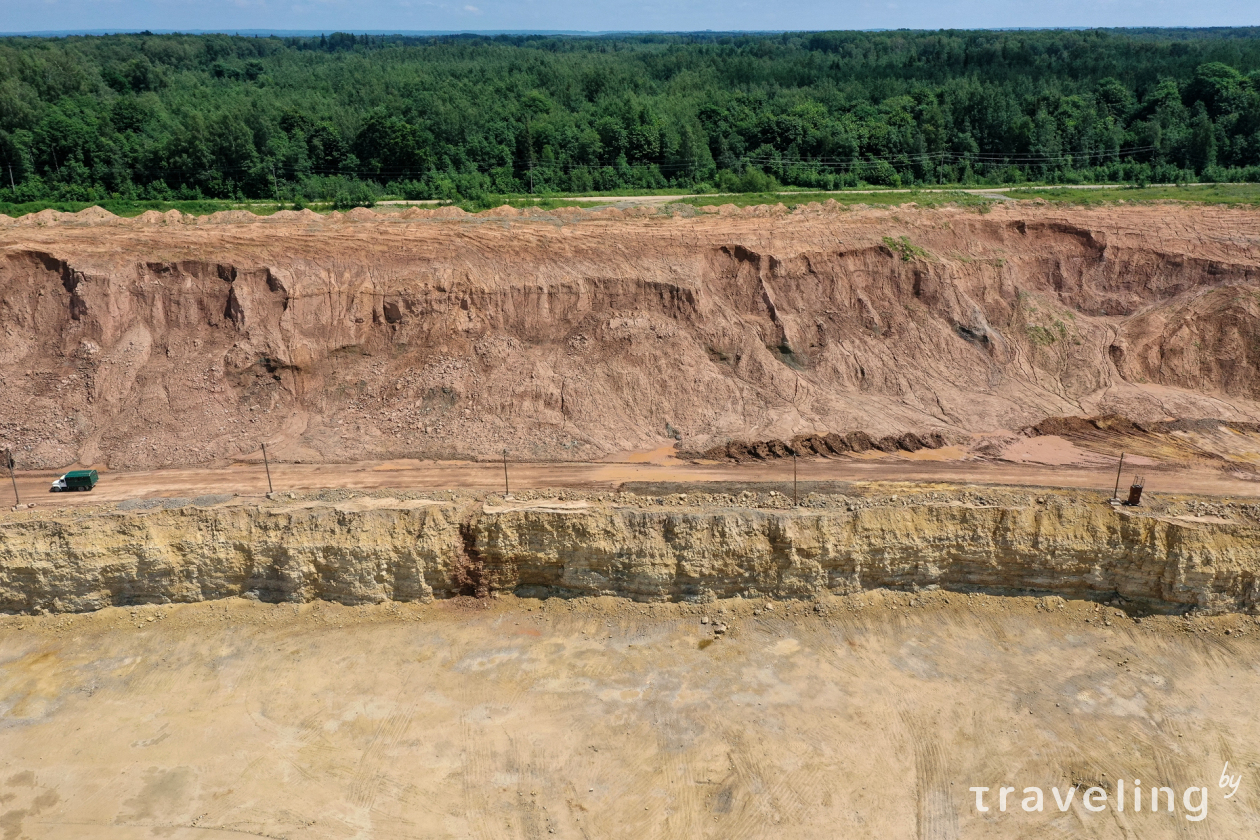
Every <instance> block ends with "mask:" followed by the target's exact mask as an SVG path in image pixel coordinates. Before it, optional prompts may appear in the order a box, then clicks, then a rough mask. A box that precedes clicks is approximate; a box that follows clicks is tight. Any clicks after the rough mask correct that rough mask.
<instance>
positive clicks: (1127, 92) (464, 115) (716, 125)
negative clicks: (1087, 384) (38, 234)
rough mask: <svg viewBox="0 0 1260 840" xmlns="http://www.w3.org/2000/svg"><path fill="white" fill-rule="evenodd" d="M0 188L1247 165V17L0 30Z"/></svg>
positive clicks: (1049, 175)
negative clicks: (710, 29)
mask: <svg viewBox="0 0 1260 840" xmlns="http://www.w3.org/2000/svg"><path fill="white" fill-rule="evenodd" d="M0 167H2V171H0V184H2V186H0V202H9V203H22V202H30V201H48V200H59V201H98V200H106V199H132V200H171V199H199V198H226V199H272V200H282V201H284V202H299V203H300V202H303V201H317V200H330V201H334V202H335V203H337V204H338V205H341V206H352V205H355V204H371V203H372V202H373V201H375V200H376V199H377V198H379V197H380V196H382V195H385V194H391V195H398V196H402V197H406V198H437V199H450V200H477V199H478V198H480V197H484V196H488V195H505V194H519V193H534V194H557V193H565V192H572V193H583V192H592V191H618V190H649V189H679V190H689V191H705V190H723V191H765V190H768V189H773V188H775V187H777V186H779V185H783V186H795V187H803V188H824V189H838V188H844V187H856V186H863V185H872V186H916V185H919V186H930V185H943V184H944V185H948V184H999V183H1000V184H1019V183H1026V182H1030V181H1034V182H1044V183H1089V182H1125V183H1137V184H1142V183H1151V182H1161V183H1184V182H1189V181H1198V180H1208V181H1260V29H1257V28H1247V29H1127V30H984V31H934V32H926V31H923V32H919V31H913V32H912V31H887V32H806V33H782V34H730V33H725V34H724V33H690V34H639V35H615V36H582V37H577V36H564V35H560V36H557V35H541V34H527V35H497V36H488V35H448V36H409V35H372V34H350V33H333V34H331V35H319V36H295V37H278V36H269V37H246V36H230V35H178V34H176V35H154V34H149V33H140V34H131V35H106V36H74V37H66V38H35V37H10V38H0Z"/></svg>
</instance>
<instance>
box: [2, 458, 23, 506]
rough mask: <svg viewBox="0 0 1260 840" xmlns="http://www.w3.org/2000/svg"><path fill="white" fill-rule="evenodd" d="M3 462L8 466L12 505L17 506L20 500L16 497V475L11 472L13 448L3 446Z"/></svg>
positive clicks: (20, 502)
mask: <svg viewBox="0 0 1260 840" xmlns="http://www.w3.org/2000/svg"><path fill="white" fill-rule="evenodd" d="M4 463H5V464H6V465H7V466H8V467H9V480H10V481H12V482H13V506H14V507H17V506H18V505H20V504H22V500H21V499H20V498H18V489H17V476H15V475H14V474H13V450H12V449H9V448H8V447H5V450H4Z"/></svg>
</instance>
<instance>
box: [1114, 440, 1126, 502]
mask: <svg viewBox="0 0 1260 840" xmlns="http://www.w3.org/2000/svg"><path fill="white" fill-rule="evenodd" d="M1123 469H1124V453H1123V452H1121V453H1120V466H1118V467H1116V489H1115V491H1114V492H1113V493H1112V494H1111V500H1112V501H1113V502H1114V501H1115V500H1117V499H1119V498H1120V471H1121V470H1123Z"/></svg>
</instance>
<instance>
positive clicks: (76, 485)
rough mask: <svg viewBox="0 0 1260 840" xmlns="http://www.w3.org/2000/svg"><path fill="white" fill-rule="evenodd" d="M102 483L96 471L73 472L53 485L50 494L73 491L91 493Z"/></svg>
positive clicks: (49, 490)
mask: <svg viewBox="0 0 1260 840" xmlns="http://www.w3.org/2000/svg"><path fill="white" fill-rule="evenodd" d="M98 481H100V476H99V475H97V474H96V470H71V471H70V472H68V473H66V474H65V475H63V476H62V477H61V478H59V479H57V480H56V481H54V482H53V483H52V487H49V488H48V492H49V493H68V492H70V491H71V490H80V491H89V490H91V489H92V488H93V487H95V486H96V482H98Z"/></svg>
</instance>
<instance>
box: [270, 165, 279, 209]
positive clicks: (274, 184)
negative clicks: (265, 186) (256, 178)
mask: <svg viewBox="0 0 1260 840" xmlns="http://www.w3.org/2000/svg"><path fill="white" fill-rule="evenodd" d="M271 188H272V189H274V190H275V191H276V204H279V203H280V184H279V182H277V181H276V165H275V164H274V163H273V164H271Z"/></svg>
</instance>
